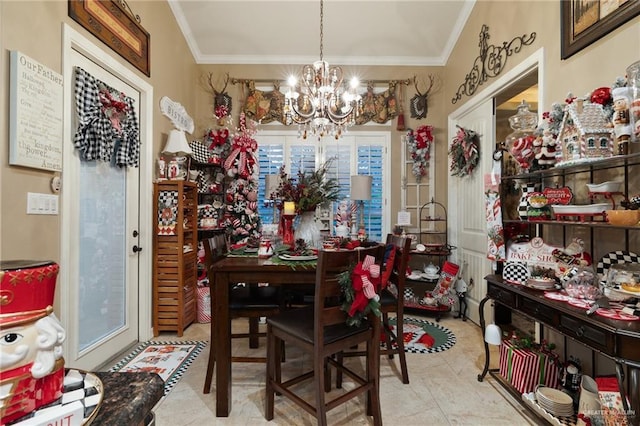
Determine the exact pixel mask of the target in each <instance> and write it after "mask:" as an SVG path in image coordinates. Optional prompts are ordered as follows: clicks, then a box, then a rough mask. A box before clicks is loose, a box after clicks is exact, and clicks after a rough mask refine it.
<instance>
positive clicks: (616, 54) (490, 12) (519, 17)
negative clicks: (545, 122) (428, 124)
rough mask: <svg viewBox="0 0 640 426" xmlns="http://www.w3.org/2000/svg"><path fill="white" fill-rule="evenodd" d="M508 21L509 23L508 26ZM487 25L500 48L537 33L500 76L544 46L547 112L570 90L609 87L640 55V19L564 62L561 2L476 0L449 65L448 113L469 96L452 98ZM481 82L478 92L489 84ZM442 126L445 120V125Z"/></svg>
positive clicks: (492, 42) (544, 108)
mask: <svg viewBox="0 0 640 426" xmlns="http://www.w3.org/2000/svg"><path fill="white" fill-rule="evenodd" d="M504 23H510V25H504ZM483 24H486V25H487V26H488V27H489V35H490V36H491V39H490V40H489V44H490V45H494V46H500V45H502V43H503V42H505V41H506V42H509V41H511V40H512V39H513V38H514V37H518V36H522V35H524V34H530V33H532V32H535V33H536V40H535V41H534V42H533V44H531V45H530V46H524V47H523V48H522V51H521V52H520V53H516V54H514V55H513V56H511V57H509V59H508V60H507V66H506V67H505V69H504V70H503V71H502V74H504V73H505V72H507V71H509V70H510V69H512V68H513V67H514V66H515V65H517V64H518V63H520V62H521V61H522V60H523V59H525V58H526V57H528V56H529V55H531V54H532V53H533V52H535V51H536V50H538V49H539V48H541V47H544V62H545V65H544V69H543V73H544V76H545V81H544V82H543V83H542V86H541V90H542V91H543V92H544V93H545V96H546V101H545V102H546V103H547V105H541V106H540V109H541V110H542V111H548V110H549V108H550V106H551V104H552V103H554V102H563V101H564V99H565V97H566V95H567V93H569V92H572V93H573V94H574V95H575V96H584V95H585V94H587V93H590V92H591V91H592V90H594V89H596V88H598V87H602V86H611V85H612V84H613V82H614V81H615V79H616V77H618V76H624V75H625V69H626V67H627V66H628V65H630V64H631V63H633V62H635V61H637V60H638V59H640V17H636V18H635V19H633V20H631V21H630V22H627V23H626V24H625V25H623V26H621V27H619V28H618V29H616V30H615V31H612V32H611V33H610V34H608V35H607V36H605V37H603V38H601V39H600V40H598V41H596V42H595V43H593V44H591V45H590V46H588V47H587V48H585V49H583V50H581V51H580V52H578V53H576V54H575V55H573V56H571V57H570V58H568V59H566V60H564V61H563V60H560V5H559V2H557V1H524V0H519V1H509V2H506V1H478V2H477V3H476V5H475V7H474V9H473V13H472V14H471V16H470V18H469V20H468V21H467V25H466V26H465V29H464V31H463V33H462V35H461V37H460V38H459V40H458V42H457V44H456V47H455V49H454V51H453V53H452V55H451V56H450V57H449V61H448V63H447V65H446V67H445V70H444V72H445V75H446V76H447V79H446V81H445V91H446V94H447V96H446V97H445V99H444V101H445V106H444V109H445V113H446V114H449V113H450V112H452V111H454V110H455V109H456V108H458V107H460V106H461V105H463V104H464V102H467V101H468V100H469V98H468V97H463V98H462V99H461V100H460V101H458V103H457V104H455V105H453V104H452V103H451V98H453V97H454V95H455V93H456V92H457V89H458V86H459V85H460V84H462V82H464V77H465V75H466V73H467V72H469V71H470V69H471V66H472V64H473V61H474V59H475V58H476V57H477V56H478V55H479V54H480V49H479V47H478V41H479V34H480V29H481V27H482V25H483ZM491 82H492V80H491V79H490V80H489V81H487V82H486V83H485V84H484V85H483V86H480V87H479V89H478V91H481V90H482V89H483V88H484V87H486V86H487V85H489V84H491ZM443 124H444V123H443Z"/></svg>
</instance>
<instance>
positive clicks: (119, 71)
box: [58, 23, 154, 353]
mask: <svg viewBox="0 0 640 426" xmlns="http://www.w3.org/2000/svg"><path fill="white" fill-rule="evenodd" d="M72 50H75V51H77V52H80V53H81V54H82V55H84V56H86V57H87V58H89V59H91V60H92V61H94V62H96V63H97V64H100V66H102V67H103V68H105V69H106V70H108V71H109V72H111V73H112V74H113V75H115V76H116V77H117V78H119V79H121V80H122V81H124V82H126V83H127V84H129V85H130V86H132V87H134V88H135V89H136V90H138V91H139V92H140V114H139V120H140V123H139V124H140V142H141V145H140V166H139V167H140V200H139V204H140V206H139V214H140V227H139V232H140V236H139V246H140V247H142V248H143V250H142V251H141V252H140V253H139V254H138V261H139V280H138V282H139V290H138V307H137V308H138V333H137V334H138V339H139V340H140V341H146V340H149V339H151V337H152V336H153V328H152V315H151V309H152V300H151V299H152V297H151V295H152V280H151V277H152V274H151V268H152V256H151V255H152V244H153V243H152V224H151V220H150V218H151V217H152V198H153V197H152V190H151V188H152V176H153V165H154V161H153V134H152V133H153V132H152V129H153V110H154V108H153V87H152V86H151V85H150V84H149V83H147V82H146V81H145V80H144V79H143V78H141V77H140V76H138V75H137V74H136V73H134V72H133V71H131V70H129V69H128V68H127V67H125V66H124V65H123V64H121V63H120V62H118V61H117V60H116V59H115V58H114V57H112V56H111V55H109V54H106V53H105V52H104V51H103V50H102V49H101V48H100V47H98V46H96V45H95V44H94V43H93V42H91V41H89V39H87V38H86V37H84V36H83V35H82V34H80V33H79V32H77V31H76V30H74V29H73V28H72V27H71V26H69V25H67V24H65V23H62V69H63V76H64V81H65V84H66V85H67V86H68V85H69V84H71V82H72V81H73V63H72V61H71V59H70V56H71V51H72ZM72 93H73V91H72V90H65V91H64V99H63V104H64V109H63V111H64V113H65V114H74V111H75V103H74V100H73V96H72ZM71 122H72V120H71V118H70V117H69V116H68V115H67V116H66V117H65V118H64V127H63V141H64V143H63V174H62V175H63V190H62V192H61V210H60V211H61V215H60V216H61V217H60V235H61V238H60V240H61V242H60V274H59V280H58V286H59V288H60V295H61V297H60V299H59V300H60V315H61V318H60V320H61V323H62V325H63V327H64V328H65V329H68V328H69V327H70V326H72V323H71V321H70V318H72V317H73V309H75V308H74V306H73V301H74V300H76V299H77V297H75V296H76V295H74V294H72V286H70V285H68V283H69V282H71V281H70V280H71V279H73V278H72V277H71V276H70V270H72V269H75V268H72V266H74V265H75V266H77V261H78V260H77V259H78V256H77V253H75V252H76V251H77V248H75V247H72V245H71V241H69V239H68V238H65V236H67V235H71V234H70V231H71V230H70V228H71V224H72V223H74V222H75V221H77V218H73V217H70V216H69V215H71V214H73V213H71V212H72V211H73V209H72V207H71V206H72V203H73V194H77V193H78V182H74V181H73V179H71V178H72V177H73V175H74V174H73V173H68V175H69V179H66V180H65V179H64V176H65V173H64V172H65V170H69V169H70V168H71V169H72V168H73V162H74V161H75V160H76V159H75V157H74V148H73V143H72V141H73V135H74V129H71ZM69 171H70V172H71V171H73V170H69ZM74 253H75V255H74ZM74 345H75V346H74ZM72 348H77V342H72V341H71V339H67V340H66V341H65V343H64V345H63V350H64V352H65V353H74V351H75V349H72Z"/></svg>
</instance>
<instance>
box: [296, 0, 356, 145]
mask: <svg viewBox="0 0 640 426" xmlns="http://www.w3.org/2000/svg"><path fill="white" fill-rule="evenodd" d="M323 20H324V11H323V0H320V60H319V61H316V62H314V63H313V65H305V66H304V67H303V68H302V78H301V79H300V81H298V79H297V78H295V77H290V78H289V80H288V84H289V91H288V92H287V94H286V95H285V105H284V123H285V124H286V125H291V124H293V123H297V124H298V125H299V126H298V128H299V135H300V137H302V138H303V139H306V138H307V135H308V133H311V134H313V135H315V136H317V137H318V138H321V137H323V136H325V135H332V136H334V137H335V138H336V139H339V138H340V136H341V135H342V133H343V131H344V130H345V129H346V128H347V127H349V126H352V125H353V124H354V123H355V119H356V117H357V116H358V115H360V112H361V110H362V97H361V96H360V95H359V94H358V93H357V88H358V85H359V82H358V80H357V79H356V78H353V79H352V80H351V81H350V84H349V86H348V87H346V86H345V85H344V84H343V74H342V68H340V67H338V66H333V67H332V66H329V63H328V62H327V61H325V60H324V59H323V56H322V53H323V52H322V48H323V45H322V39H323V35H324V33H323Z"/></svg>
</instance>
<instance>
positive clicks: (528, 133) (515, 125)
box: [505, 100, 538, 173]
mask: <svg viewBox="0 0 640 426" xmlns="http://www.w3.org/2000/svg"><path fill="white" fill-rule="evenodd" d="M537 124H538V116H537V115H536V113H534V112H531V111H529V104H528V103H527V102H526V101H524V100H523V101H522V103H521V104H520V105H518V112H517V113H516V114H515V115H512V116H511V117H509V125H510V126H511V128H512V129H513V130H514V131H513V133H510V134H509V135H508V136H507V138H506V141H505V142H506V145H507V149H508V150H509V153H510V154H511V156H512V157H513V158H514V160H516V162H517V163H518V166H519V168H520V170H519V172H520V173H527V172H528V171H529V168H530V167H531V164H532V162H533V159H534V158H535V155H536V151H535V147H534V141H535V140H536V138H537V137H536V135H535V128H536V126H537Z"/></svg>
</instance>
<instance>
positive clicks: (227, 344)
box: [212, 273, 231, 417]
mask: <svg viewBox="0 0 640 426" xmlns="http://www.w3.org/2000/svg"><path fill="white" fill-rule="evenodd" d="M215 283H216V285H215V289H216V301H217V303H216V309H215V315H216V333H215V334H216V335H215V342H214V343H215V348H216V417H229V413H230V412H231V321H229V303H228V300H229V275H228V274H226V273H216V275H215ZM212 337H213V336H212Z"/></svg>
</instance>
